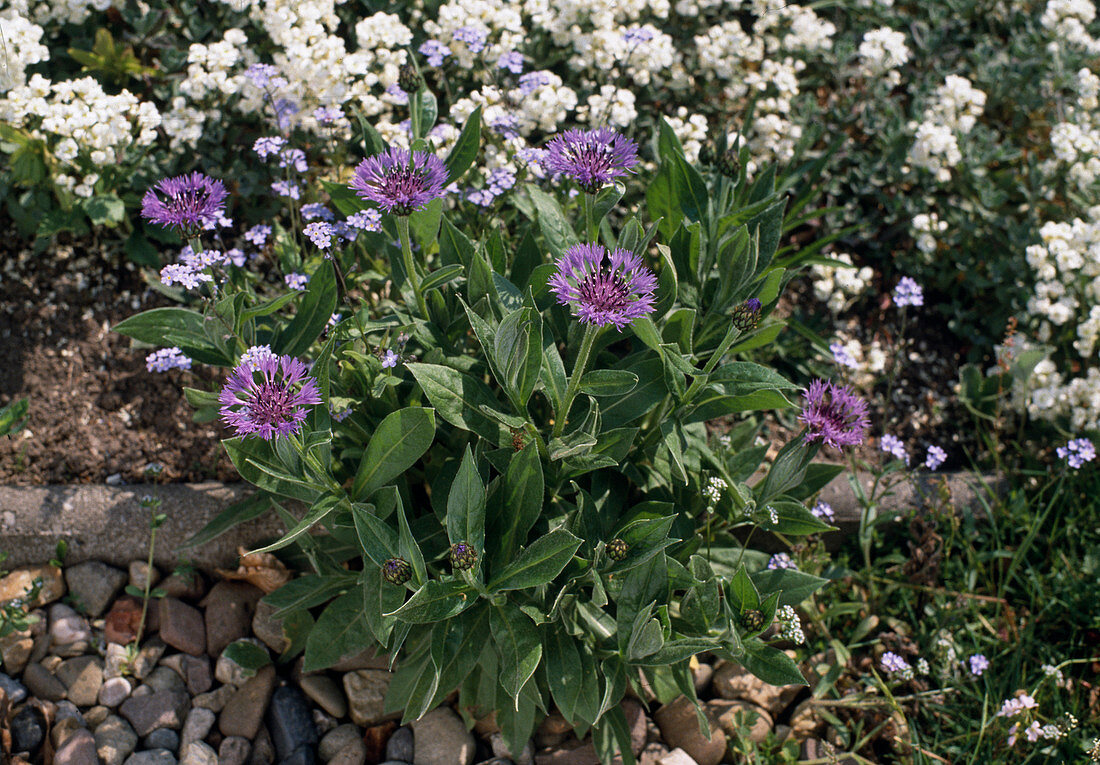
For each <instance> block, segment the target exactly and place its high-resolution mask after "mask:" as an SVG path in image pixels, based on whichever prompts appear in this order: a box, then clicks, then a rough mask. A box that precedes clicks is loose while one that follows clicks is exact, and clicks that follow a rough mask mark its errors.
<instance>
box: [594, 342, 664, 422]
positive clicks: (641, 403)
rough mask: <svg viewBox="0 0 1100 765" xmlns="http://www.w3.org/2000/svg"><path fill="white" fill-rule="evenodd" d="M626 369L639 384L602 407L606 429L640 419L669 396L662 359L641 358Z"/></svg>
mask: <svg viewBox="0 0 1100 765" xmlns="http://www.w3.org/2000/svg"><path fill="white" fill-rule="evenodd" d="M624 368H625V369H626V370H627V371H630V372H633V373H634V374H636V375H637V376H638V381H639V382H638V385H637V387H635V388H634V389H633V390H631V391H630V392H629V393H627V394H624V395H623V396H621V397H619V398H617V399H615V400H614V401H612V402H610V403H607V404H605V405H604V406H603V407H601V413H602V415H603V424H604V427H605V428H617V427H619V426H621V425H626V424H627V423H629V422H632V421H634V420H636V419H638V418H639V417H641V416H642V415H644V414H646V413H647V412H649V410H651V409H652V408H653V407H655V406H657V404H658V403H660V402H661V401H662V400H663V399H664V397H665V396H666V395H668V388H667V387H665V383H664V377H663V368H664V367H663V364H662V363H661V360H660V359H657V358H652V357H650V358H644V359H643V358H639V359H637V360H635V362H634V363H632V364H630V365H629V366H626V367H624ZM582 379H583V378H582Z"/></svg>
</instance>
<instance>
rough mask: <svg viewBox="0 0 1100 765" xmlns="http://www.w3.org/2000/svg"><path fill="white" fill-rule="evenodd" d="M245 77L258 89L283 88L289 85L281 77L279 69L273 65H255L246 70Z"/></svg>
mask: <svg viewBox="0 0 1100 765" xmlns="http://www.w3.org/2000/svg"><path fill="white" fill-rule="evenodd" d="M244 76H245V77H247V78H248V80H249V82H251V83H252V84H253V85H255V86H256V87H257V88H269V87H270V88H281V87H284V86H285V85H286V84H287V81H286V78H285V77H281V76H280V75H279V69H278V67H275V66H272V65H271V64H253V65H252V66H250V67H248V69H246V70H245V72H244Z"/></svg>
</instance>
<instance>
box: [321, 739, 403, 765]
mask: <svg viewBox="0 0 1100 765" xmlns="http://www.w3.org/2000/svg"><path fill="white" fill-rule="evenodd" d="M366 761H367V747H366V745H365V744H364V743H363V742H362V741H359V740H355V741H352V742H351V743H349V744H348V745H347V746H345V747H344V748H343V749H341V750H340V751H339V752H337V753H336V756H335V757H333V758H332V759H331V760H329V765H363V764H364V763H365V762H366ZM389 762H391V763H392V761H389Z"/></svg>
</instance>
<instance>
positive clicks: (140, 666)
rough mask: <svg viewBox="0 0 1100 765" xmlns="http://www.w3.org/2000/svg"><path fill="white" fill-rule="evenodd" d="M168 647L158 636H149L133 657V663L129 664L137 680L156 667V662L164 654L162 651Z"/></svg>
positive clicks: (142, 678) (143, 677)
mask: <svg viewBox="0 0 1100 765" xmlns="http://www.w3.org/2000/svg"><path fill="white" fill-rule="evenodd" d="M167 649H168V646H166V645H165V644H164V641H163V640H161V639H160V638H159V637H155V638H151V639H150V640H148V641H147V642H146V643H145V645H143V646H142V647H141V650H140V651H138V655H137V657H136V658H135V659H134V661H133V664H131V665H130V670H131V671H132V672H133V675H134V677H136V678H137V679H138V680H144V679H145V677H146V676H147V675H148V674H149V673H150V672H152V671H153V669H155V668H156V666H157V662H158V661H160V657H161V656H163V655H164V652H165V651H166V650H167Z"/></svg>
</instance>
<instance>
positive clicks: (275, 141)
mask: <svg viewBox="0 0 1100 765" xmlns="http://www.w3.org/2000/svg"><path fill="white" fill-rule="evenodd" d="M284 146H286V139H285V138H282V137H280V136H277V135H265V136H262V137H260V138H257V139H256V140H255V141H253V142H252V151H254V152H256V153H257V154H259V155H260V159H267V158H268V157H270V156H271V155H272V154H278V153H279V152H280V151H281V150H282V148H283V147H284Z"/></svg>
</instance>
